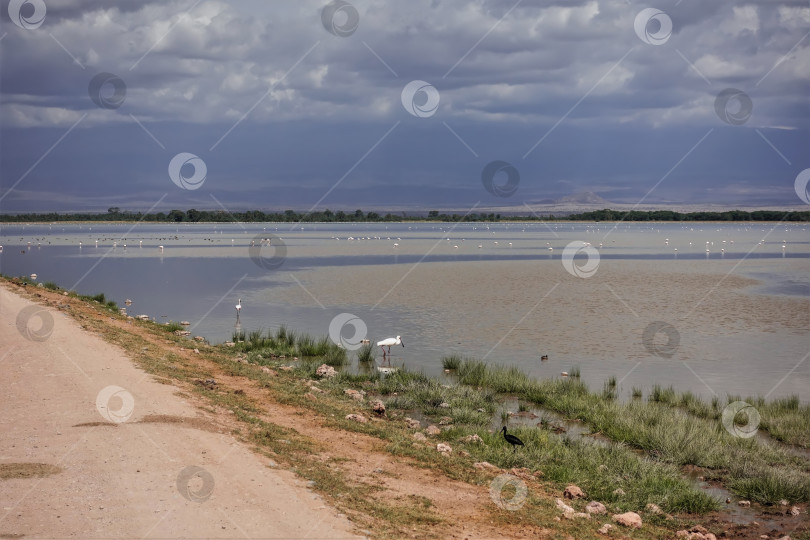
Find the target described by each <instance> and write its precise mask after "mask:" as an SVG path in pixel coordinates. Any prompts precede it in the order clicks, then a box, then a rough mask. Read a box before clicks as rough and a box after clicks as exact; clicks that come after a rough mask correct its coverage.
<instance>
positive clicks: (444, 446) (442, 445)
mask: <svg viewBox="0 0 810 540" xmlns="http://www.w3.org/2000/svg"><path fill="white" fill-rule="evenodd" d="M436 450H438V451H439V452H441V453H442V454H445V453H447V454H449V453H450V452H452V451H453V449H452V448H450V445H449V444H445V443H439V444H437V445H436Z"/></svg>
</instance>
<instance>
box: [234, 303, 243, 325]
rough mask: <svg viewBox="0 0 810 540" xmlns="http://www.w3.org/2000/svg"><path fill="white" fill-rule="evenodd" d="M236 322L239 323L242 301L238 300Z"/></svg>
mask: <svg viewBox="0 0 810 540" xmlns="http://www.w3.org/2000/svg"><path fill="white" fill-rule="evenodd" d="M235 307H236V320H237V321H239V312H240V311H242V299H241V298H240V299H239V302H237V303H236V306H235Z"/></svg>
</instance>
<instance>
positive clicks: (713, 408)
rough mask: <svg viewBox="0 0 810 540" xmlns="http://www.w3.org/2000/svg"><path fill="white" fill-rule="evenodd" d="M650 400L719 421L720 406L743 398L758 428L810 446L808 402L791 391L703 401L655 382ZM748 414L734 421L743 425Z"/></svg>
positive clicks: (779, 438) (807, 446)
mask: <svg viewBox="0 0 810 540" xmlns="http://www.w3.org/2000/svg"><path fill="white" fill-rule="evenodd" d="M650 400H651V401H655V402H658V403H662V404H666V405H668V406H670V407H677V408H680V409H683V410H685V411H687V412H689V413H690V414H692V415H694V416H697V417H699V418H704V419H707V420H716V421H719V420H720V418H721V416H722V414H723V409H724V408H725V407H726V406H727V405H728V404H729V403H732V402H734V401H745V402H747V403H749V404H751V405H753V407H754V408H755V409H756V411H757V413H759V417H760V423H759V429H764V430H765V431H767V432H768V433H769V434H770V435H771V436H772V437H773V438H774V439H776V440H778V441H782V442H784V443H787V444H793V445H796V446H799V447H802V448H810V405H802V404H801V401H800V400H799V396H796V395H792V396H788V397H785V398H779V399H775V400H772V401H766V400H765V399H764V398H762V397H756V398H754V397H747V398H743V397H742V396H733V395H729V396H726V399H725V400H721V399H720V398H718V397H717V396H714V397H712V399H711V401H710V402H706V401H704V400H703V399H701V398H700V397H699V396H696V395H694V394H693V393H692V392H682V393H680V394H678V393H677V392H676V391H675V389H674V388H673V387H671V386H670V387H668V388H666V389H663V388H661V387H660V386H658V385H656V386H655V387H653V391H652V393H651V394H650ZM747 420H748V419H747V417H743V416H740V418H736V419H735V421H736V422H737V423H738V424H740V425H742V424H745V423H747Z"/></svg>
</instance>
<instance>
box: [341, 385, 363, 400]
mask: <svg viewBox="0 0 810 540" xmlns="http://www.w3.org/2000/svg"><path fill="white" fill-rule="evenodd" d="M343 393H344V394H346V395H347V396H349V397H350V398H352V399H354V400H356V401H363V394H361V393H360V392H358V391H357V390H354V389H353V388H346V389H345V390H343Z"/></svg>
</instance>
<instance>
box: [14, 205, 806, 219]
mask: <svg viewBox="0 0 810 540" xmlns="http://www.w3.org/2000/svg"><path fill="white" fill-rule="evenodd" d="M69 221H144V222H149V223H197V222H213V223H227V222H247V223H251V222H254V223H255V222H288V223H289V222H295V223H297V222H308V223H311V222H319V223H356V222H406V221H443V222H459V221H464V222H481V221H490V222H496V221H810V211H803V212H800V211H791V212H784V211H779V210H755V211H752V212H747V211H744V210H729V211H725V212H685V213H684V212H675V211H672V210H652V211H640V210H631V211H623V210H611V209H609V208H605V209H602V210H596V211H593V212H584V213H580V214H570V215H566V216H554V215H551V214H549V215H546V216H539V215H529V216H521V215H502V214H500V213H498V214H496V213H441V212H439V211H438V210H430V211H428V212H427V213H411V214H407V213H406V212H401V213H399V214H392V213H390V212H389V213H386V214H385V215H381V214H380V213H378V212H372V211H369V212H364V211H363V210H359V209H358V210H355V211H354V212H344V211H342V210H339V211H337V212H332V211H331V210H328V209H327V210H322V211H316V212H296V211H294V210H285V211H283V212H270V213H265V212H262V211H261V210H247V211H244V212H226V211H224V210H197V209H194V208H192V209H189V210H185V211H184V210H171V211H169V212H166V213H164V212H156V213H149V214H144V213H142V212H131V211H128V210H122V209H121V208H118V207H112V208H110V209H109V210H107V212H106V213H105V212H95V213H90V212H88V213H58V212H48V213H25V214H0V222H3V223H31V222H69Z"/></svg>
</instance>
